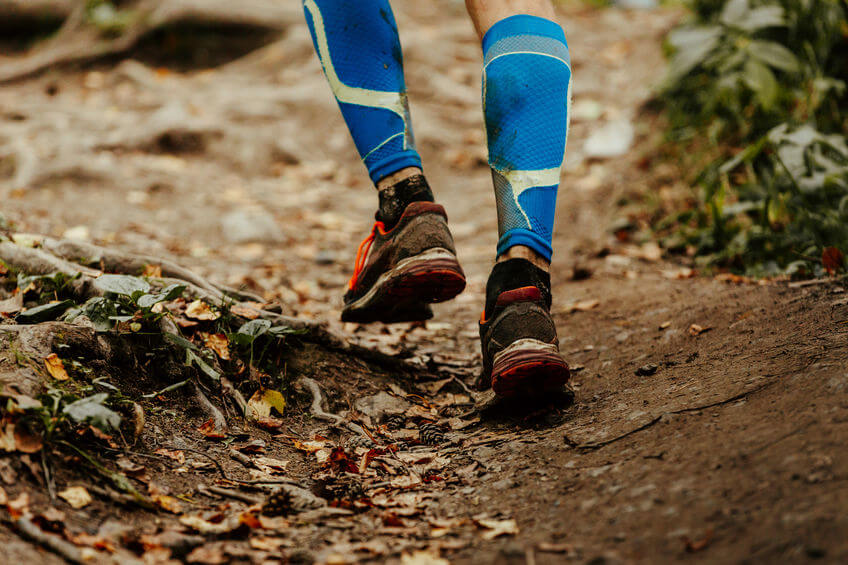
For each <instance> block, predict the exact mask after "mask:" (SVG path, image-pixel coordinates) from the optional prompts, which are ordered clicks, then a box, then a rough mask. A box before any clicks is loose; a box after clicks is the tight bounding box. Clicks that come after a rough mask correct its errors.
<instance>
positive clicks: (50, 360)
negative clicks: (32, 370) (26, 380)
mask: <svg viewBox="0 0 848 565" xmlns="http://www.w3.org/2000/svg"><path fill="white" fill-rule="evenodd" d="M44 366H45V367H46V368H47V372H48V373H50V376H51V377H53V378H54V379H56V380H57V381H66V380H68V379H69V378H71V377H69V376H68V372H67V371H66V370H65V364H64V363H62V360H61V359H59V356H58V355H56V354H55V353H51V354H50V355H48V356H47V357H45V358H44Z"/></svg>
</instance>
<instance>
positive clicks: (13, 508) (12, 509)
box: [6, 491, 29, 518]
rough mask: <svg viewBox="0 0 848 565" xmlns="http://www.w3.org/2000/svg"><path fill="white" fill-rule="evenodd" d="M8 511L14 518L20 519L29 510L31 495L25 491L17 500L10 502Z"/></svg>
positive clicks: (7, 506)
mask: <svg viewBox="0 0 848 565" xmlns="http://www.w3.org/2000/svg"><path fill="white" fill-rule="evenodd" d="M6 509H7V510H8V511H9V514H11V516H12V518H19V517H20V516H21V515H22V514H23V513H24V512H26V511H28V510H29V493H28V492H26V491H24V492H22V493H21V494H19V495H18V497H17V498H16V499H14V500H10V501H9V502H8V503H7V504H6Z"/></svg>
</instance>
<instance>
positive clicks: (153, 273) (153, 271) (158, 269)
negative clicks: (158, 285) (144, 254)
mask: <svg viewBox="0 0 848 565" xmlns="http://www.w3.org/2000/svg"><path fill="white" fill-rule="evenodd" d="M141 276H143V277H155V278H157V279H161V278H162V266H161V265H145V266H144V271H142V272H141Z"/></svg>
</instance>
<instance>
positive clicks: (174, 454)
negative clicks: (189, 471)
mask: <svg viewBox="0 0 848 565" xmlns="http://www.w3.org/2000/svg"><path fill="white" fill-rule="evenodd" d="M153 453H155V454H156V455H162V456H164V457H167V458H168V459H173V460H174V461H176V462H177V463H179V464H180V465H182V464H183V463H185V453H184V452H182V451H179V450H171V449H165V448H161V449H157V450H156V451H154V452H153Z"/></svg>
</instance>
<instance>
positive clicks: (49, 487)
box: [41, 448, 56, 500]
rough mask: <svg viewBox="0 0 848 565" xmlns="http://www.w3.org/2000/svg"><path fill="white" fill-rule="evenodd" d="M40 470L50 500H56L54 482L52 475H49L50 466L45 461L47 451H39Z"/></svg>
mask: <svg viewBox="0 0 848 565" xmlns="http://www.w3.org/2000/svg"><path fill="white" fill-rule="evenodd" d="M41 468H42V470H43V471H44V482H45V483H47V492H48V493H49V494H50V500H56V482H55V481H54V480H53V475H52V473H50V465H49V461H48V460H47V450H46V449H43V448H42V450H41Z"/></svg>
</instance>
